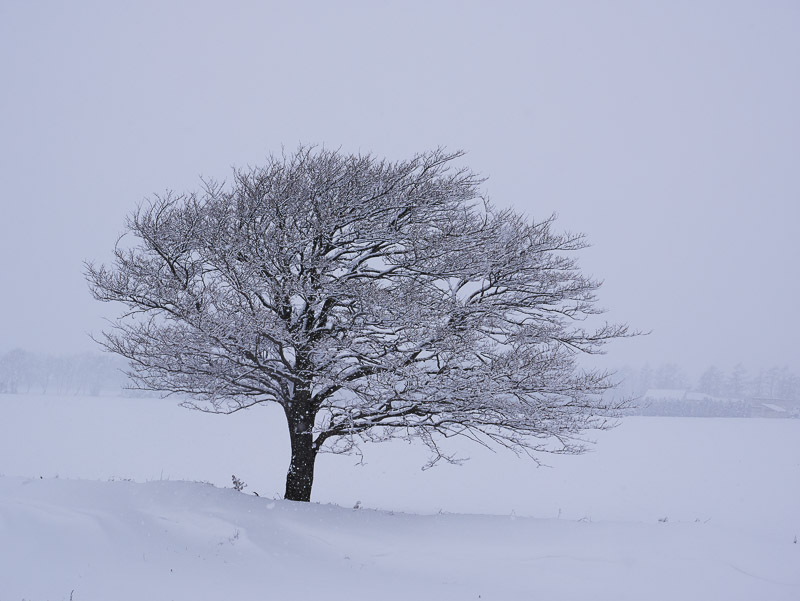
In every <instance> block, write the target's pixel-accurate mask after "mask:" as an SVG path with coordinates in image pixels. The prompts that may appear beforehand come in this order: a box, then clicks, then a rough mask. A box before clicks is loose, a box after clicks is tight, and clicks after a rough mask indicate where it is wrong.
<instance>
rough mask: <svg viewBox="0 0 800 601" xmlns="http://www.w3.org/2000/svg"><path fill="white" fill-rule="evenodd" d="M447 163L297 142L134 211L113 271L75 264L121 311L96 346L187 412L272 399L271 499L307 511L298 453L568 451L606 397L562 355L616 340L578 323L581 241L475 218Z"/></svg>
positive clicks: (444, 155) (603, 415) (496, 212)
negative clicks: (287, 453)
mask: <svg viewBox="0 0 800 601" xmlns="http://www.w3.org/2000/svg"><path fill="white" fill-rule="evenodd" d="M461 157H462V153H461V152H447V151H445V150H443V149H438V150H434V151H431V152H425V153H421V154H419V155H416V156H414V157H413V158H411V159H410V160H404V161H398V162H391V161H387V160H383V159H379V158H376V157H374V156H372V155H368V154H367V155H349V154H345V153H342V152H340V151H335V150H327V149H319V148H313V147H301V148H300V149H299V150H298V151H296V152H295V153H293V154H290V155H280V156H271V157H270V158H268V160H267V161H266V164H265V165H263V166H259V167H252V168H247V169H239V170H236V171H235V172H234V175H233V178H232V181H231V182H230V183H229V184H224V183H219V182H215V181H204V182H203V185H202V187H201V189H200V190H199V191H197V192H193V193H187V194H175V193H167V194H165V195H159V196H155V197H153V198H151V199H149V200H147V201H145V202H144V203H143V204H142V205H141V206H139V208H138V209H137V210H136V211H134V212H133V213H132V215H131V216H130V217H129V219H128V221H127V227H126V231H127V233H128V234H131V235H132V236H123V238H121V239H120V242H118V244H117V247H116V250H115V257H114V261H113V263H112V264H110V265H108V266H105V265H99V266H98V265H95V264H91V263H89V264H87V268H86V271H87V278H88V281H89V283H90V286H91V289H92V292H93V294H94V296H95V297H96V298H97V299H99V300H101V301H115V302H119V303H122V304H123V305H124V306H125V307H126V310H125V312H124V313H123V314H122V315H121V316H120V317H119V319H118V320H117V321H116V322H115V323H114V324H113V327H111V328H110V329H109V330H108V331H107V332H105V334H104V335H103V338H102V343H103V344H104V345H105V347H106V348H107V349H109V350H111V351H113V352H115V353H118V354H120V355H122V356H123V357H126V358H127V359H128V360H129V361H130V365H131V372H130V375H131V377H132V378H133V380H134V381H135V383H136V385H137V386H139V387H141V388H144V389H148V390H157V391H161V392H164V393H178V394H182V395H185V398H186V399H187V400H186V401H185V403H186V404H187V405H190V406H193V407H196V408H200V409H203V410H206V411H213V412H220V413H229V412H233V411H239V410H242V409H246V408H248V407H252V406H253V405H256V404H259V403H268V402H272V403H278V404H279V405H281V406H282V407H283V409H284V412H285V414H286V417H287V423H288V426H289V434H290V440H291V445H292V460H291V465H290V468H289V472H288V476H287V484H286V498H288V499H295V500H309V498H310V494H311V485H312V482H313V468H314V459H315V457H316V455H317V453H318V452H320V451H322V450H324V451H332V452H347V451H350V450H352V449H354V448H356V447H357V445H358V444H359V443H360V442H361V441H363V440H384V439H387V438H391V437H396V436H401V437H411V436H416V437H420V438H421V439H422V440H423V441H424V442H425V443H426V444H427V445H428V446H429V448H430V449H431V451H432V461H435V460H436V459H438V458H440V457H442V456H444V454H445V453H444V452H443V451H442V450H441V446H440V443H441V441H442V439H443V438H447V437H450V436H454V435H461V436H467V437H469V438H472V439H474V440H476V441H478V442H483V443H486V442H492V441H493V442H494V443H499V444H501V445H504V446H507V447H509V448H511V449H514V450H515V451H517V452H525V453H528V454H535V453H536V452H537V451H541V450H548V451H555V452H567V453H571V452H579V451H580V450H582V448H583V443H582V436H581V432H583V431H584V430H586V429H590V428H604V427H607V426H608V424H609V421H608V418H610V417H614V416H616V415H617V414H618V411H619V409H620V405H619V404H617V403H614V402H608V401H604V400H603V398H602V396H601V393H602V392H603V391H604V390H606V389H607V388H608V387H609V386H610V381H609V377H608V374H606V373H605V372H602V371H594V370H585V369H581V368H580V367H579V364H578V357H579V356H580V355H581V354H587V353H588V354H592V353H599V352H602V349H603V346H604V345H605V344H606V343H607V342H608V341H610V340H611V339H614V338H618V337H621V336H625V335H627V329H626V327H625V326H621V325H613V324H606V323H600V324H597V325H596V326H594V327H588V326H587V325H586V324H587V318H590V317H592V316H595V315H597V314H598V313H601V311H600V309H599V308H598V307H597V301H596V291H597V289H598V287H599V282H598V281H596V280H594V279H592V278H591V277H588V276H586V275H584V274H583V273H581V271H580V269H579V267H578V265H577V263H576V258H575V251H578V250H580V249H581V248H583V247H584V246H585V245H586V243H585V240H584V236H583V235H581V234H570V233H559V232H557V231H554V219H553V218H552V217H550V218H547V219H544V220H542V221H534V220H531V219H528V218H525V217H523V216H521V215H519V214H517V213H515V212H514V211H512V210H508V209H499V208H497V207H495V206H494V205H493V204H492V203H491V202H489V201H488V199H487V198H485V196H484V195H483V194H482V192H481V189H480V188H481V185H482V183H483V180H482V178H480V177H479V176H478V175H476V174H475V173H473V172H472V171H470V170H469V169H467V168H465V167H457V166H455V165H456V164H457V163H458V162H460V159H461ZM588 321H592V320H588Z"/></svg>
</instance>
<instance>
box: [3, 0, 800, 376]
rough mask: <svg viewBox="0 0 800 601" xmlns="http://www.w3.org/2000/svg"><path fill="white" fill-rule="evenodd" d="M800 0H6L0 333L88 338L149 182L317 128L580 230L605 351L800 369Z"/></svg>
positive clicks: (16, 340) (60, 341) (45, 341)
mask: <svg viewBox="0 0 800 601" xmlns="http://www.w3.org/2000/svg"><path fill="white" fill-rule="evenodd" d="M798 107H800V3H798V2H793V1H786V2H781V1H777V0H775V1H770V2H757V1H753V2H733V1H722V2H701V1H697V0H692V1H686V2H673V1H671V2H644V1H637V2H594V1H591V2H441V1H440V2H427V1H426V2H409V1H406V2H374V1H371V2H285V3H271V2H231V1H226V2H224V3H223V2H218V3H211V2H163V1H160V2H126V3H123V2H105V1H103V2H82V1H72V2H28V1H23V0H3V1H2V2H0V179H1V180H2V188H0V206H1V207H2V212H0V351H4V350H8V349H10V348H13V347H24V348H29V349H34V350H51V351H53V352H59V353H61V352H71V351H83V350H88V349H92V348H94V345H93V343H92V342H91V340H90V339H89V338H88V335H87V333H88V332H92V331H95V332H96V331H98V330H100V329H101V328H102V321H101V316H102V315H103V314H104V313H105V314H108V307H105V306H103V305H101V304H99V303H96V302H95V301H93V300H92V299H91V297H90V295H89V292H88V289H87V286H86V283H85V282H84V280H83V276H82V265H81V262H82V261H83V260H84V259H101V260H102V259H104V258H107V257H108V256H109V254H110V250H111V249H112V247H113V244H114V241H115V239H116V237H117V235H118V233H120V232H121V229H122V224H123V220H124V217H125V215H126V214H127V213H128V212H129V211H130V210H131V209H132V208H133V207H134V206H135V205H136V203H137V202H139V201H140V200H141V199H143V198H144V197H145V196H148V195H151V194H152V193H153V192H162V191H164V190H165V189H167V188H172V189H176V190H179V191H183V190H187V189H191V188H194V187H196V186H197V183H198V176H199V175H204V176H216V177H223V178H224V177H226V176H227V175H228V174H229V173H230V168H231V166H234V165H240V166H241V165H246V164H256V163H259V162H260V161H262V160H263V158H264V157H265V156H266V155H267V154H268V153H270V152H275V151H279V150H280V147H281V144H285V145H286V146H287V147H288V148H290V149H291V148H293V147H295V146H296V145H297V144H298V143H299V142H306V143H315V142H316V143H324V144H325V145H327V146H333V147H340V146H341V147H342V149H343V150H346V151H359V150H361V151H373V152H374V153H376V154H379V155H386V156H389V157H390V158H404V157H406V156H408V155H411V154H413V153H414V152H416V151H421V150H424V149H429V148H431V147H434V146H438V145H446V146H448V147H450V148H463V149H465V150H467V151H468V152H469V155H468V157H467V163H468V164H469V165H470V166H471V167H472V168H473V169H474V170H476V171H479V172H481V173H483V174H484V175H487V176H489V178H490V179H489V181H488V182H487V184H486V189H487V191H488V192H489V194H490V196H491V197H492V199H493V200H494V201H495V203H496V204H499V205H507V206H513V207H515V208H517V209H518V210H520V211H523V212H525V213H527V214H529V215H531V216H533V217H539V218H543V217H546V216H547V215H549V214H550V213H552V212H554V211H555V212H557V213H559V215H560V219H559V222H560V224H561V226H562V228H563V229H569V230H573V231H575V230H577V231H584V232H586V233H587V234H588V236H589V239H590V241H591V242H592V244H593V247H592V248H591V249H588V250H586V251H584V253H583V257H582V264H583V265H584V266H585V268H586V270H587V271H589V272H591V273H593V274H594V275H595V276H597V277H600V278H602V279H604V280H605V285H604V288H603V290H602V291H601V299H602V302H603V304H604V305H605V306H607V307H608V308H609V309H610V310H611V311H610V317H611V318H612V319H620V320H625V321H628V322H630V323H631V324H632V325H634V326H636V327H638V328H641V329H652V330H653V333H652V334H651V335H650V336H648V337H643V338H639V339H635V340H627V341H622V342H618V343H615V344H614V345H613V346H612V347H611V348H610V349H609V356H608V357H607V358H606V363H608V364H611V365H619V364H624V363H642V362H644V361H650V362H651V363H660V362H665V361H675V362H677V363H679V364H682V365H684V366H685V367H687V368H690V369H691V368H693V367H697V366H700V367H702V366H705V365H707V364H709V363H711V362H717V363H719V364H720V365H722V366H724V365H732V364H733V363H735V362H737V361H742V362H745V363H746V364H747V365H750V366H754V367H756V366H765V365H771V364H789V365H791V366H794V367H797V366H798V363H799V361H798V358H799V357H800V351H798V349H797V348H796V344H797V341H796V339H797V338H798V336H799V335H800V308H799V307H798V299H800V267H798V258H800V242H799V241H798V240H800V209H799V208H798V205H799V204H800V109H799V108H798Z"/></svg>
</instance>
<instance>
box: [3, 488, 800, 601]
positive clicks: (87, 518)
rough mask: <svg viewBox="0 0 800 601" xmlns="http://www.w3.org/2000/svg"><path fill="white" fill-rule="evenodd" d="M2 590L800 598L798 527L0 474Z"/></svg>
mask: <svg viewBox="0 0 800 601" xmlns="http://www.w3.org/2000/svg"><path fill="white" fill-rule="evenodd" d="M0 541H2V544H1V545H0V599H2V600H3V601H6V600H8V601H18V600H21V599H25V600H28V601H60V600H68V599H70V598H71V599H72V600H73V601H95V600H96V601H106V600H111V599H113V600H116V601H126V600H131V601H133V600H136V601H141V600H143V599H147V600H161V599H163V600H167V599H186V600H192V601H202V600H206V599H208V600H212V599H213V600H223V599H236V600H237V601H247V600H250V599H253V600H256V599H258V600H259V601H263V600H265V599H266V600H270V599H275V600H292V599H310V598H319V599H330V600H336V599H342V600H345V599H347V600H359V599H365V600H366V599H370V600H372V599H386V600H393V599H397V600H400V599H437V600H448V599H453V600H456V599H457V600H459V601H460V600H463V599H489V600H491V599H495V600H503V601H508V600H514V599H519V600H523V599H524V600H530V599H613V600H619V599H649V600H657V599H664V600H667V599H669V600H673V599H704V600H705V599H726V600H729V601H730V600H736V599H742V600H752V599H772V600H782V599H786V600H795V599H798V598H800V572H798V571H797V565H798V561H800V545H798V544H794V543H793V542H792V540H791V538H790V537H788V536H787V537H785V538H780V539H779V538H775V537H767V536H763V535H758V534H753V533H750V534H748V533H745V532H738V531H735V530H733V529H730V528H723V527H719V526H716V525H714V524H713V523H703V522H686V523H679V522H671V521H665V522H659V521H653V522H646V523H645V522H628V523H623V522H590V521H570V520H559V519H546V520H542V519H533V518H519V517H515V516H513V515H510V516H490V515H457V514H440V515H426V516H423V515H413V514H403V513H391V512H381V511H374V510H367V509H359V510H355V509H345V508H342V507H338V506H334V505H320V504H314V503H312V504H302V503H292V502H288V501H281V500H271V499H265V498H260V497H256V496H254V495H247V494H242V493H239V492H236V491H234V490H231V489H219V488H215V487H213V486H211V485H207V484H199V483H189V482H150V483H145V484H139V483H133V482H125V481H115V482H101V481H88V480H65V479H40V478H36V479H24V478H10V477H0Z"/></svg>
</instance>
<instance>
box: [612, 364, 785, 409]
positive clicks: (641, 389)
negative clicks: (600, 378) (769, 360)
mask: <svg viewBox="0 0 800 601" xmlns="http://www.w3.org/2000/svg"><path fill="white" fill-rule="evenodd" d="M617 379H618V380H620V381H621V382H620V385H619V386H618V387H617V392H618V393H621V394H623V395H626V396H637V397H640V396H643V395H644V394H645V393H646V392H647V391H648V390H652V389H661V390H664V389H670V390H679V389H681V390H688V391H693V392H700V393H704V394H707V395H710V396H713V397H717V398H724V399H729V400H749V399H780V400H786V401H800V375H798V373H797V372H796V371H794V370H792V369H790V368H789V367H788V366H782V367H778V366H776V367H770V368H768V369H760V370H755V371H751V370H748V369H747V368H746V367H745V366H744V365H742V364H741V363H739V364H737V365H735V366H734V367H733V368H732V369H730V370H725V369H721V368H719V367H717V366H715V365H712V366H710V367H708V368H707V369H706V370H705V371H703V372H702V373H701V374H700V376H698V377H697V378H694V379H693V378H690V377H689V376H687V375H686V373H685V372H684V371H683V370H682V369H681V368H680V367H678V366H677V365H675V364H674V363H666V364H664V365H660V366H656V367H652V366H650V365H645V366H643V367H640V368H633V367H624V368H622V369H619V370H617Z"/></svg>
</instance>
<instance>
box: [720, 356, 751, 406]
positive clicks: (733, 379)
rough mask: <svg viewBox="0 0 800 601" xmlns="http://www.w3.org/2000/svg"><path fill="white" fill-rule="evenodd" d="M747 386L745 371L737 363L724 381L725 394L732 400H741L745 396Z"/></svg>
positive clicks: (742, 366)
mask: <svg viewBox="0 0 800 601" xmlns="http://www.w3.org/2000/svg"><path fill="white" fill-rule="evenodd" d="M747 385H748V384H747V369H745V367H744V365H742V364H741V363H737V364H736V365H734V366H733V369H732V370H731V374H730V376H729V377H728V378H727V379H726V380H725V394H726V395H727V396H728V397H730V398H732V399H743V398H745V397H746V396H747Z"/></svg>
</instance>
